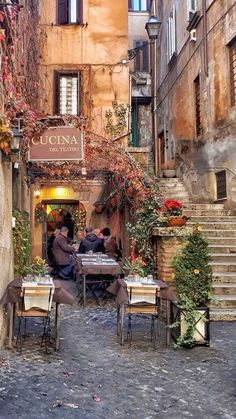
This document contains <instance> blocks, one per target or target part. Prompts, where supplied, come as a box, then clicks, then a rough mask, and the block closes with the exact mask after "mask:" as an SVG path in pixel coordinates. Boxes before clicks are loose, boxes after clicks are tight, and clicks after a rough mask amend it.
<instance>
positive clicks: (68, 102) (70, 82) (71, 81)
mask: <svg viewBox="0 0 236 419" xmlns="http://www.w3.org/2000/svg"><path fill="white" fill-rule="evenodd" d="M55 113H56V114H58V113H59V114H61V115H78V114H79V74H78V73H60V72H56V75H55Z"/></svg>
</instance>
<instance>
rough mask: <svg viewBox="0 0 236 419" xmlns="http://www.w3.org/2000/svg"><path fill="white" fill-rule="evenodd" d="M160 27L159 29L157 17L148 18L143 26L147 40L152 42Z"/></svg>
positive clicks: (159, 23)
mask: <svg viewBox="0 0 236 419" xmlns="http://www.w3.org/2000/svg"><path fill="white" fill-rule="evenodd" d="M160 27H161V21H160V19H159V18H158V17H157V16H150V18H149V19H148V21H147V23H146V25H145V29H146V31H147V34H148V38H149V39H151V40H153V41H154V40H155V39H157V38H158V35H159V31H160Z"/></svg>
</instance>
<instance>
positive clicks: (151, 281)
mask: <svg viewBox="0 0 236 419" xmlns="http://www.w3.org/2000/svg"><path fill="white" fill-rule="evenodd" d="M147 283H148V284H152V283H153V275H148V276H147Z"/></svg>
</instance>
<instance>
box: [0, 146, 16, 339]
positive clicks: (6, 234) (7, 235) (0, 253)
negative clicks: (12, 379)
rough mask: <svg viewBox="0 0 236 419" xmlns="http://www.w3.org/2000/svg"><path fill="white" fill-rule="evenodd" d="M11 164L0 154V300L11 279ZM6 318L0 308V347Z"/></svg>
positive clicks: (4, 331)
mask: <svg viewBox="0 0 236 419" xmlns="http://www.w3.org/2000/svg"><path fill="white" fill-rule="evenodd" d="M11 170H12V168H11V163H8V162H3V160H2V154H1V152H0V267H1V269H0V298H1V297H2V295H3V293H4V291H5V289H6V287H7V284H8V283H9V282H10V281H12V279H13V249H12V197H11V186H12V185H11V179H12V177H11ZM6 320H7V319H6V316H5V315H4V311H3V307H2V306H0V346H1V345H2V344H3V342H4V339H5V336H6V323H7V322H6Z"/></svg>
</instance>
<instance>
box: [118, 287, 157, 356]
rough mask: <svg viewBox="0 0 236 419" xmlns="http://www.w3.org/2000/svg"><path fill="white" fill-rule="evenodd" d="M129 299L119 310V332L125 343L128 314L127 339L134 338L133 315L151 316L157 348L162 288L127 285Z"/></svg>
mask: <svg viewBox="0 0 236 419" xmlns="http://www.w3.org/2000/svg"><path fill="white" fill-rule="evenodd" d="M127 291H128V300H127V302H126V303H123V304H121V305H120V306H119V307H118V311H117V334H118V336H119V340H120V344H121V345H124V320H125V316H126V315H128V330H127V340H128V339H129V338H130V339H132V322H131V320H132V315H149V316H151V340H152V341H153V342H154V347H155V348H156V342H157V337H158V335H159V334H160V332H159V324H158V319H159V308H160V299H159V294H160V288H159V287H157V286H145V285H132V286H128V287H127Z"/></svg>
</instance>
